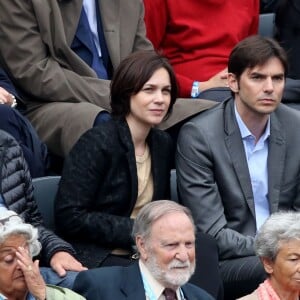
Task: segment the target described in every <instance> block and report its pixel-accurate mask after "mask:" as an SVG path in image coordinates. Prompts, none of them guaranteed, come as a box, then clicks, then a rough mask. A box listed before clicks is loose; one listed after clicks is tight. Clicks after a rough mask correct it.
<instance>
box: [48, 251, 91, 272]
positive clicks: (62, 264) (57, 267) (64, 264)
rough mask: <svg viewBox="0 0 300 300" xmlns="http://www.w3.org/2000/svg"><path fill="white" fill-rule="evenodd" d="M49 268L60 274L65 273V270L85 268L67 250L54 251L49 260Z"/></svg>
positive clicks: (81, 269)
mask: <svg viewBox="0 0 300 300" xmlns="http://www.w3.org/2000/svg"><path fill="white" fill-rule="evenodd" d="M50 266H51V268H52V269H53V270H54V271H55V272H56V273H57V274H58V275H59V276H60V277H63V276H65V275H66V272H67V271H78V272H80V271H84V270H87V268H86V267H83V266H82V264H81V263H80V262H79V261H78V260H76V259H75V258H74V257H73V256H72V255H71V254H69V253H68V252H63V251H60V252H56V253H55V254H54V255H53V256H52V258H51V260H50Z"/></svg>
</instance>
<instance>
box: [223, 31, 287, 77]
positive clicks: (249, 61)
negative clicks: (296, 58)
mask: <svg viewBox="0 0 300 300" xmlns="http://www.w3.org/2000/svg"><path fill="white" fill-rule="evenodd" d="M273 57H276V58H278V59H279V60H280V62H281V63H282V66H283V68H284V73H285V76H286V75H287V71H288V60H287V55H286V52H285V51H284V49H283V48H282V47H281V46H280V45H279V43H278V42H277V41H275V40H274V39H272V38H266V37H262V36H259V35H253V36H250V37H248V38H246V39H244V40H242V41H241V42H239V43H238V44H237V45H236V46H235V47H234V49H233V50H232V52H231V54H230V56H229V62H228V72H229V73H233V74H234V75H235V76H236V78H237V79H238V80H239V79H240V77H241V75H242V73H243V72H244V71H245V70H246V69H247V68H254V67H255V66H261V65H263V64H265V63H266V62H267V61H268V60H269V59H270V58H273Z"/></svg>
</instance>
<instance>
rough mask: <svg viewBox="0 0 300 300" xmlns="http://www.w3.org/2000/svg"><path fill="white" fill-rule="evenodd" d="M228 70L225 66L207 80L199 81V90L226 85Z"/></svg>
mask: <svg viewBox="0 0 300 300" xmlns="http://www.w3.org/2000/svg"><path fill="white" fill-rule="evenodd" d="M227 77H228V70H227V68H226V69H224V70H222V71H221V72H219V73H217V74H216V75H214V76H213V77H211V78H210V79H209V80H208V81H204V82H201V84H200V90H201V91H204V90H207V89H211V88H216V87H228V82H227Z"/></svg>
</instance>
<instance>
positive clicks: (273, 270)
mask: <svg viewBox="0 0 300 300" xmlns="http://www.w3.org/2000/svg"><path fill="white" fill-rule="evenodd" d="M255 250H256V254H257V255H258V256H259V257H260V259H261V261H262V263H263V266H264V268H265V271H266V273H267V274H268V278H267V279H266V280H265V281H264V282H263V283H261V284H260V285H259V287H258V288H257V289H256V290H255V291H254V292H253V293H252V294H250V295H247V296H245V297H243V298H240V300H299V294H300V213H298V212H282V213H275V214H273V215H271V216H270V217H269V218H268V219H267V221H266V222H265V223H264V225H263V226H262V227H261V229H260V231H259V233H258V235H257V237H256V239H255Z"/></svg>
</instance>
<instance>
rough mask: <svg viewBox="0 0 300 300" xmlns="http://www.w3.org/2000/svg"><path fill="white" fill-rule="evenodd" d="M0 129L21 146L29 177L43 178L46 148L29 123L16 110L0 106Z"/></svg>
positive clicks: (45, 164)
mask: <svg viewBox="0 0 300 300" xmlns="http://www.w3.org/2000/svg"><path fill="white" fill-rule="evenodd" d="M0 129H1V130H3V131H6V132H8V133H9V134H10V135H12V136H13V137H14V138H15V139H16V141H17V142H18V143H19V145H20V146H21V148H22V150H23V154H24V158H25V160H26V162H27V164H28V166H29V170H30V174H31V176H32V177H41V176H45V173H46V169H47V166H48V165H47V164H48V156H47V147H46V145H45V144H43V143H42V142H41V141H40V140H39V138H38V135H37V133H36V132H35V129H34V128H33V127H32V125H31V124H30V122H29V121H28V120H27V119H26V118H25V117H24V116H23V115H22V114H21V113H19V112H18V111H17V110H16V109H14V108H11V107H10V106H8V105H4V104H0Z"/></svg>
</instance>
